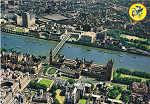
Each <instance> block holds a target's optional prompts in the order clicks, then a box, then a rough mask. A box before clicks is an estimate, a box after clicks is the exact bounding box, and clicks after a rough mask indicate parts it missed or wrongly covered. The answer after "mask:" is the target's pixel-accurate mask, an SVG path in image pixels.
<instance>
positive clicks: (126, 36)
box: [120, 34, 146, 41]
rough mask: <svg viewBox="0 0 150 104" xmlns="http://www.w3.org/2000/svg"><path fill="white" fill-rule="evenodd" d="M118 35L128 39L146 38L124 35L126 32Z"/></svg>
mask: <svg viewBox="0 0 150 104" xmlns="http://www.w3.org/2000/svg"><path fill="white" fill-rule="evenodd" d="M120 37H122V38H127V39H129V40H131V39H133V40H140V41H146V39H144V38H139V37H136V36H130V35H126V34H121V35H120Z"/></svg>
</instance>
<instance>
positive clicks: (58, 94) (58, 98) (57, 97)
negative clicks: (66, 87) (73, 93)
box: [56, 89, 65, 104]
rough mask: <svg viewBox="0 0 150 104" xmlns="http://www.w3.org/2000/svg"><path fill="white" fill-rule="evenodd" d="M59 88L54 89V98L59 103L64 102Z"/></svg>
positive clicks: (62, 103)
mask: <svg viewBox="0 0 150 104" xmlns="http://www.w3.org/2000/svg"><path fill="white" fill-rule="evenodd" d="M60 92H61V90H60V89H58V90H56V99H57V100H58V101H59V103H60V104H64V101H65V96H60Z"/></svg>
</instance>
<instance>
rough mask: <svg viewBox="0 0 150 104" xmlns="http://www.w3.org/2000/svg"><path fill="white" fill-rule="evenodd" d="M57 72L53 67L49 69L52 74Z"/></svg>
mask: <svg viewBox="0 0 150 104" xmlns="http://www.w3.org/2000/svg"><path fill="white" fill-rule="evenodd" d="M55 72H56V69H54V68H52V69H50V70H49V72H48V74H51V75H52V74H54V73H55Z"/></svg>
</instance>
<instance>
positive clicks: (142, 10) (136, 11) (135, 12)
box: [129, 3, 147, 21]
mask: <svg viewBox="0 0 150 104" xmlns="http://www.w3.org/2000/svg"><path fill="white" fill-rule="evenodd" d="M129 15H130V17H131V18H132V19H133V20H134V21H141V20H143V19H144V18H145V17H146V15H147V9H146V7H145V6H144V5H143V4H138V3H137V4H133V5H131V7H130V9H129Z"/></svg>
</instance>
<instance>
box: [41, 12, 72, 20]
mask: <svg viewBox="0 0 150 104" xmlns="http://www.w3.org/2000/svg"><path fill="white" fill-rule="evenodd" d="M43 18H45V19H49V20H54V21H59V20H66V19H69V18H67V17H64V16H62V15H59V14H51V15H46V16H44V17H43Z"/></svg>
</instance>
